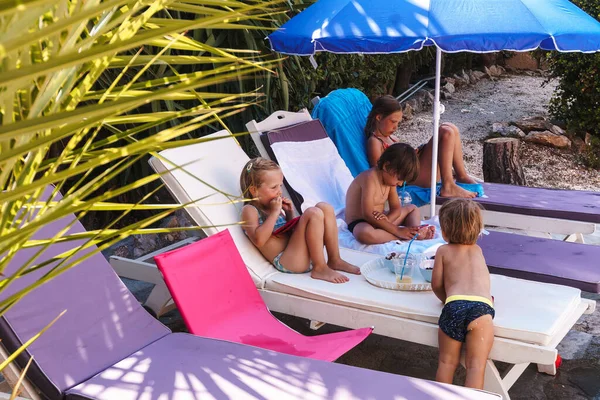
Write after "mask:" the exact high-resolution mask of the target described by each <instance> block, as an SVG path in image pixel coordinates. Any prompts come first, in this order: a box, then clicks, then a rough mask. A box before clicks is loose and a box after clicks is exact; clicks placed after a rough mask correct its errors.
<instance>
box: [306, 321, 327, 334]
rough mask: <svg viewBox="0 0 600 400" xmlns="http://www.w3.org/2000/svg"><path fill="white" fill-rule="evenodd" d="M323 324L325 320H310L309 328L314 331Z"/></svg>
mask: <svg viewBox="0 0 600 400" xmlns="http://www.w3.org/2000/svg"><path fill="white" fill-rule="evenodd" d="M324 325H325V322H321V321H312V320H311V321H310V329H312V330H313V331H316V330H317V329H319V328H322V327H323V326H324Z"/></svg>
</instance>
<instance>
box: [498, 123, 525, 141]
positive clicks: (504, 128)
mask: <svg viewBox="0 0 600 400" xmlns="http://www.w3.org/2000/svg"><path fill="white" fill-rule="evenodd" d="M492 132H493V133H495V134H498V135H501V136H506V137H516V138H523V137H525V132H523V131H522V130H521V129H519V128H518V127H516V126H514V125H508V124H507V123H505V122H495V123H494V124H492Z"/></svg>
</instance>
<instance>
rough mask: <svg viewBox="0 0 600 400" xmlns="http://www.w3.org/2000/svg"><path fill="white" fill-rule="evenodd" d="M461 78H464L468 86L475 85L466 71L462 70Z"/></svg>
mask: <svg viewBox="0 0 600 400" xmlns="http://www.w3.org/2000/svg"><path fill="white" fill-rule="evenodd" d="M461 78H463V79H464V80H465V81H466V82H467V84H469V83H473V82H471V79H470V78H469V75H467V73H466V72H465V70H464V69H463V70H462V75H461Z"/></svg>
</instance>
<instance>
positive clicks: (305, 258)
mask: <svg viewBox="0 0 600 400" xmlns="http://www.w3.org/2000/svg"><path fill="white" fill-rule="evenodd" d="M324 233H325V224H324V216H323V211H321V210H320V209H319V208H316V207H311V208H309V209H307V210H306V211H305V212H304V214H302V216H301V217H300V221H298V224H297V225H296V229H294V232H292V236H291V237H290V240H289V242H288V245H287V247H286V248H285V250H284V251H283V255H282V256H281V258H280V259H279V261H280V262H281V264H282V265H283V266H285V268H287V269H289V270H290V271H293V272H301V271H306V270H307V269H308V267H309V266H310V262H311V261H312V265H313V270H312V272H311V276H312V277H313V278H315V279H322V280H325V281H329V282H333V283H343V282H347V281H348V278H347V277H346V276H344V275H342V274H340V273H339V272H336V271H334V270H332V269H331V268H329V266H328V265H327V263H326V261H325V255H324V254H323V246H324V243H323V237H324Z"/></svg>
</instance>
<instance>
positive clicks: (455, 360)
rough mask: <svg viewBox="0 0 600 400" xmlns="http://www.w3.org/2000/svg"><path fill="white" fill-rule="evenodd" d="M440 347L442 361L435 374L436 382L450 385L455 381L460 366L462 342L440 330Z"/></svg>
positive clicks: (440, 360)
mask: <svg viewBox="0 0 600 400" xmlns="http://www.w3.org/2000/svg"><path fill="white" fill-rule="evenodd" d="M438 346H439V350H440V359H439V362H438V369H437V372H436V374H435V380H436V381H438V382H443V383H450V384H452V381H453V380H454V372H456V368H457V367H458V364H460V349H461V347H462V342H459V341H458V340H454V339H452V338H451V337H450V336H448V335H446V334H445V333H444V332H442V330H441V329H438Z"/></svg>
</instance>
